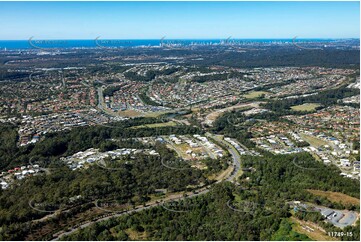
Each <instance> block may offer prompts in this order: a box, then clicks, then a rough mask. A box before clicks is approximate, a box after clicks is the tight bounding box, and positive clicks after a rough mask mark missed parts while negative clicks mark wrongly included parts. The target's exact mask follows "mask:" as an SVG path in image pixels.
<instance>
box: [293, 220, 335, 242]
mask: <svg viewBox="0 0 361 242" xmlns="http://www.w3.org/2000/svg"><path fill="white" fill-rule="evenodd" d="M290 219H291V221H292V222H293V223H294V224H293V226H292V229H293V230H294V231H296V232H298V233H301V234H305V235H307V236H308V237H309V238H310V239H312V240H316V241H330V240H333V241H337V240H338V239H337V238H334V237H330V236H328V235H327V233H326V231H325V230H324V229H322V228H321V227H319V226H318V225H316V224H314V223H312V222H308V221H303V220H299V219H298V218H296V217H294V216H292V217H291V218H290ZM312 230H313V231H312Z"/></svg>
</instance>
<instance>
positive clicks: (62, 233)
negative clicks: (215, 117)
mask: <svg viewBox="0 0 361 242" xmlns="http://www.w3.org/2000/svg"><path fill="white" fill-rule="evenodd" d="M206 135H207V136H208V137H211V138H213V139H214V140H216V141H217V142H219V143H222V144H223V145H225V146H226V147H227V148H228V151H229V153H230V154H231V155H232V158H233V167H234V169H233V170H232V172H231V173H230V174H229V175H228V177H226V178H224V179H221V180H218V181H217V182H216V184H217V183H220V182H222V181H230V182H232V181H233V180H234V178H235V176H236V175H237V173H238V171H239V169H240V168H241V157H240V155H239V153H238V152H237V151H236V149H235V148H234V147H233V146H232V145H231V144H229V143H228V142H226V141H224V140H222V139H220V138H218V137H217V136H215V135H212V134H210V133H207V134H206ZM209 191H210V186H207V187H203V188H200V189H198V190H196V191H195V192H188V193H185V194H186V196H184V195H183V194H179V195H172V197H171V198H168V199H167V198H166V199H165V200H166V201H168V202H170V201H180V200H182V199H185V198H193V197H196V196H199V195H202V194H206V193H208V192H209ZM163 203H164V201H163V202H162V201H161V202H160V201H153V202H151V203H149V204H146V206H143V205H139V206H137V207H135V208H134V209H132V210H129V211H122V212H119V213H111V214H109V216H105V217H102V218H99V219H96V220H94V221H88V222H84V223H82V224H80V225H76V226H74V227H73V228H72V229H71V230H70V231H60V232H58V233H56V234H54V235H53V237H54V239H53V241H57V240H59V238H60V237H62V236H66V235H69V234H72V233H74V232H75V231H77V230H79V229H83V228H86V227H88V226H90V225H92V224H94V223H97V222H100V221H104V220H107V219H110V218H117V217H120V216H123V215H127V214H132V213H136V212H140V211H143V210H145V209H150V208H153V207H156V206H161V205H162V204H163Z"/></svg>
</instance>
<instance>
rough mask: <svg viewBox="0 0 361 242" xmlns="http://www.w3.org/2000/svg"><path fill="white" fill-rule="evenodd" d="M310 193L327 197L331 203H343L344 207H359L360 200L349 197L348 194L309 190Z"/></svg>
mask: <svg viewBox="0 0 361 242" xmlns="http://www.w3.org/2000/svg"><path fill="white" fill-rule="evenodd" d="M307 191H308V192H310V193H312V194H315V195H317V196H321V197H326V198H327V199H328V200H330V201H331V202H337V203H341V204H343V205H347V204H353V205H359V204H360V199H358V198H355V197H351V196H348V195H346V194H343V193H340V192H329V191H321V190H312V189H307Z"/></svg>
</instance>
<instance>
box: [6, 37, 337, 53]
mask: <svg viewBox="0 0 361 242" xmlns="http://www.w3.org/2000/svg"><path fill="white" fill-rule="evenodd" d="M292 41H293V39H229V40H226V39H163V40H160V39H135V40H132V39H129V40H125V39H122V40H121V39H100V38H96V39H92V40H91V39H87V40H36V39H33V38H30V39H29V40H0V49H2V50H4V49H7V50H18V49H42V48H44V49H48V48H55V49H58V48H69V49H73V48H99V47H104V48H116V47H119V48H120V47H142V46H144V47H147V46H149V47H151V46H154V47H155V46H161V45H162V44H163V45H173V46H177V45H178V46H187V45H219V44H222V43H223V44H224V43H238V44H262V43H263V44H272V43H274V44H282V43H292ZM295 41H297V42H323V41H328V42H331V41H334V40H332V39H296V40H295Z"/></svg>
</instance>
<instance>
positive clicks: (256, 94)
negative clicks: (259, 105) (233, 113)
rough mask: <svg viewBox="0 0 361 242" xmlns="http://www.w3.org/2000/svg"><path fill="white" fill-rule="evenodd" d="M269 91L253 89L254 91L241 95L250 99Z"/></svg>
mask: <svg viewBox="0 0 361 242" xmlns="http://www.w3.org/2000/svg"><path fill="white" fill-rule="evenodd" d="M268 93H269V92H264V91H254V92H249V93H247V94H244V95H243V97H245V98H248V99H252V98H258V97H260V96H261V95H263V94H264V95H266V94H268Z"/></svg>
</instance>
